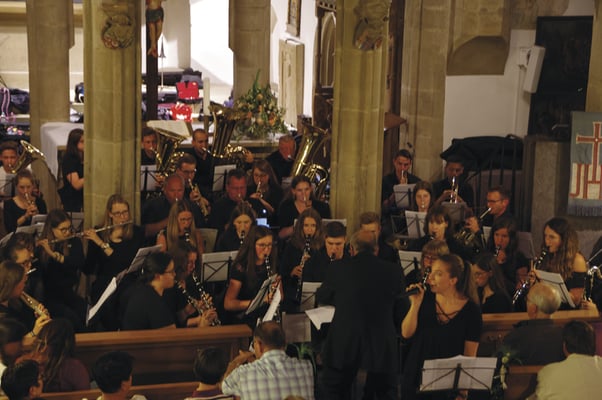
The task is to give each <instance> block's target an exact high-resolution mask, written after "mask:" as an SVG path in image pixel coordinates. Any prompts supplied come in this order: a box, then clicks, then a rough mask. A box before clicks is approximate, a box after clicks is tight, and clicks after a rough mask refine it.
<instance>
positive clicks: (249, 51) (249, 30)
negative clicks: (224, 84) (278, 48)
mask: <svg viewBox="0 0 602 400" xmlns="http://www.w3.org/2000/svg"><path fill="white" fill-rule="evenodd" d="M270 10H271V6H270V0H230V21H229V27H230V32H229V46H230V49H231V50H232V52H233V53H234V98H235V99H236V98H238V97H240V96H241V95H243V94H245V93H246V92H247V91H248V90H249V89H250V88H251V86H252V85H253V81H254V80H255V76H256V75H257V71H259V83H260V84H261V85H265V84H267V83H268V82H269V81H270V26H271V25H270Z"/></svg>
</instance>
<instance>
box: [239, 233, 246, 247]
mask: <svg viewBox="0 0 602 400" xmlns="http://www.w3.org/2000/svg"><path fill="white" fill-rule="evenodd" d="M244 241H245V231H240V247H242V242H244Z"/></svg>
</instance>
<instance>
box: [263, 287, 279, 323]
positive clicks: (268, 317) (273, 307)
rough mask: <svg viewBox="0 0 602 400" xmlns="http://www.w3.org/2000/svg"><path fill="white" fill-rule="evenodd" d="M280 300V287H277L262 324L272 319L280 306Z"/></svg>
mask: <svg viewBox="0 0 602 400" xmlns="http://www.w3.org/2000/svg"><path fill="white" fill-rule="evenodd" d="M280 300H282V295H281V294H280V285H278V288H277V289H276V291H275V292H274V297H272V301H271V302H270V306H269V307H268V311H266V313H265V315H264V316H263V322H266V321H271V320H273V319H274V315H276V311H277V310H278V306H279V305H280Z"/></svg>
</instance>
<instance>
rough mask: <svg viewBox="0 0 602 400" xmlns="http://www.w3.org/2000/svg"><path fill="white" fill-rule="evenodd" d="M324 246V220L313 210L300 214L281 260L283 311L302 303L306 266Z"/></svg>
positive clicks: (309, 209) (292, 308)
mask: <svg viewBox="0 0 602 400" xmlns="http://www.w3.org/2000/svg"><path fill="white" fill-rule="evenodd" d="M322 246H324V233H323V229H322V218H321V217H320V214H318V212H317V211H316V210H314V209H313V208H308V209H306V210H304V211H303V212H302V213H301V214H299V218H298V219H297V224H296V225H295V227H294V231H293V236H291V238H290V240H289V241H288V242H287V244H286V246H285V247H284V252H283V253H282V258H281V259H280V268H281V271H282V284H283V289H284V304H283V309H286V310H294V309H295V308H296V307H297V306H298V305H299V303H300V302H301V290H302V285H303V281H304V280H305V279H304V266H305V263H306V262H308V261H309V259H310V258H311V257H312V256H313V255H315V254H316V253H317V252H318V251H320V249H321V248H322Z"/></svg>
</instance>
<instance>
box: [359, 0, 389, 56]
mask: <svg viewBox="0 0 602 400" xmlns="http://www.w3.org/2000/svg"><path fill="white" fill-rule="evenodd" d="M390 5H391V1H390V0H366V1H363V2H361V3H360V4H359V5H358V6H357V7H356V8H355V10H354V11H355V14H356V15H357V16H358V18H359V21H358V23H357V26H356V27H355V34H354V36H353V44H354V46H355V47H356V48H358V49H360V50H375V49H379V48H380V47H381V46H382V44H383V40H384V37H385V27H386V23H387V21H388V20H389V7H390Z"/></svg>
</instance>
